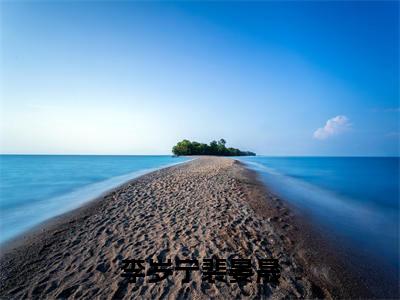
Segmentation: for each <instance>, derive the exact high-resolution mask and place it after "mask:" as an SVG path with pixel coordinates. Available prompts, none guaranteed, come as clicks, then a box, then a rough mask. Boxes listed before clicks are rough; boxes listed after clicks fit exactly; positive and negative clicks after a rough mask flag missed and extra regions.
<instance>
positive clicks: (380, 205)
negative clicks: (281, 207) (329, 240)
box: [239, 156, 400, 290]
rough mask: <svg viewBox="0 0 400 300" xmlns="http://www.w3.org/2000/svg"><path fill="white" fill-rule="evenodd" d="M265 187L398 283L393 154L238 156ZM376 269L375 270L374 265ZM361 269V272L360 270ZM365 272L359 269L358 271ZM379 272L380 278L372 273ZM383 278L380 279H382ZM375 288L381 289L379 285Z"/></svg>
mask: <svg viewBox="0 0 400 300" xmlns="http://www.w3.org/2000/svg"><path fill="white" fill-rule="evenodd" d="M239 159H240V160H241V161H243V162H245V163H246V164H247V165H248V166H249V167H250V168H252V169H254V170H255V171H257V172H258V173H259V174H260V175H261V178H262V179H263V180H264V181H265V183H266V184H267V186H268V187H269V188H270V189H271V190H272V191H273V192H275V194H277V195H279V196H281V197H282V198H284V199H285V200H287V201H288V202H289V203H290V204H291V205H292V206H294V207H296V208H297V209H298V211H300V212H302V213H303V214H304V215H306V216H307V217H308V218H309V220H311V221H313V223H314V224H315V225H316V226H318V228H321V229H323V230H325V232H326V234H327V236H335V239H336V242H337V243H338V245H339V246H340V247H342V248H343V249H345V250H347V251H348V252H350V253H351V256H350V257H351V258H352V260H354V263H355V264H356V265H357V264H358V265H359V266H365V267H369V268H370V269H371V274H366V275H368V276H370V275H371V276H372V277H373V276H376V277H377V278H375V279H376V280H374V282H377V281H378V279H382V278H383V277H386V276H387V277H388V279H387V281H390V280H392V281H391V283H390V285H391V287H392V288H393V290H395V289H396V287H395V286H393V285H398V279H399V277H398V272H399V184H400V181H399V166H400V161H399V158H398V157H264V156H256V157H243V158H239ZM378 269H379V270H378ZM363 272H364V271H363ZM364 273H365V272H364ZM378 277H380V278H378ZM385 280H386V279H385ZM377 288H381V289H384V288H385V287H382V286H379V285H378V284H377Z"/></svg>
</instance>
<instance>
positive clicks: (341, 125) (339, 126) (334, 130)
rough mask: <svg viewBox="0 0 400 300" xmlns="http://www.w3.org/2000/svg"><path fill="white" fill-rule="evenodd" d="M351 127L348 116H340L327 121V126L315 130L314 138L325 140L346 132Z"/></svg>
mask: <svg viewBox="0 0 400 300" xmlns="http://www.w3.org/2000/svg"><path fill="white" fill-rule="evenodd" d="M350 126H351V124H350V122H349V119H348V118H347V117H346V116H342V115H339V116H336V117H334V118H332V119H329V120H328V121H326V124H325V126H324V127H321V128H318V129H317V130H315V132H314V135H313V136H314V138H316V139H318V140H324V139H326V138H328V137H330V136H333V135H336V134H339V133H341V132H343V131H345V130H346V129H348V128H350Z"/></svg>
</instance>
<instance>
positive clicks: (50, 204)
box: [0, 155, 188, 243]
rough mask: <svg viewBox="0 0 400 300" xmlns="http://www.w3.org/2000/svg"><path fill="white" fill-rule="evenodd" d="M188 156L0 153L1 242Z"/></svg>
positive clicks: (179, 161)
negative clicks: (131, 180)
mask: <svg viewBox="0 0 400 300" xmlns="http://www.w3.org/2000/svg"><path fill="white" fill-rule="evenodd" d="M187 160H188V158H183V157H171V156H108V155H107V156H101V155H0V243H3V242H5V241H7V240H9V239H12V238H13V237H15V236H17V235H18V234H21V233H23V232H24V231H26V230H29V229H30V228H32V227H34V226H35V225H37V224H39V223H41V222H43V221H45V220H47V219H49V218H51V217H54V216H57V215H60V214H62V213H64V212H67V211H69V210H71V209H74V208H77V207H79V206H80V205H82V204H83V203H85V202H87V201H88V200H91V199H93V198H95V197H97V196H99V195H101V194H102V193H103V192H105V191H107V190H109V189H111V188H113V187H117V186H118V185H121V184H122V183H124V182H126V181H128V180H130V179H133V178H135V177H138V176H140V175H143V174H145V173H148V172H150V171H153V170H156V169H159V168H161V167H166V166H170V165H173V164H177V163H181V162H184V161H187Z"/></svg>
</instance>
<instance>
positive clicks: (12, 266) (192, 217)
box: [0, 157, 346, 299]
mask: <svg viewBox="0 0 400 300" xmlns="http://www.w3.org/2000/svg"><path fill="white" fill-rule="evenodd" d="M299 226H301V225H299V224H298V223H296V222H295V221H293V214H292V213H291V211H290V209H288V208H287V207H285V206H284V204H283V203H282V201H281V200H279V199H278V198H276V197H274V196H273V195H272V194H270V193H269V192H268V191H266V190H265V188H264V187H263V186H262V185H261V184H260V183H259V182H258V181H257V178H256V176H255V174H254V173H253V172H252V171H249V170H247V169H246V168H244V166H243V165H242V164H241V163H239V162H237V161H235V160H233V159H229V158H216V157H201V158H198V159H196V160H193V161H190V162H188V163H185V164H182V165H177V166H173V167H169V168H166V169H162V170H159V171H156V172H153V173H150V174H147V175H144V176H142V177H139V178H137V179H135V180H132V181H130V182H128V183H126V184H125V185H123V186H121V187H120V188H118V189H115V190H113V191H111V192H110V193H108V194H107V195H105V196H103V197H101V199H98V200H96V201H93V202H91V203H90V204H88V205H86V206H84V207H82V208H79V209H77V210H75V211H73V212H70V213H68V214H65V215H63V216H62V217H59V218H56V220H55V221H54V220H53V221H52V222H50V223H49V224H46V226H44V227H42V228H41V229H40V230H38V231H37V232H35V233H31V234H28V235H26V236H23V237H20V238H19V239H18V241H17V242H14V243H13V244H11V245H8V247H7V248H3V249H2V253H1V258H0V296H1V297H2V298H4V299H35V298H37V299H43V298H47V299H54V298H70V299H74V298H76V299H78V298H79V299H137V298H143V299H154V298H157V299H159V298H163V299H188V298H194V299H210V298H214V299H232V298H249V299H254V298H257V299H260V298H261V299H264V298H266V299H282V298H308V299H309V298H331V297H335V296H345V295H346V294H345V291H340V290H338V289H336V288H335V285H336V284H337V283H336V282H335V280H336V278H335V277H334V276H331V275H329V274H328V273H329V272H328V271H327V269H326V268H327V267H326V266H325V265H322V264H319V263H318V261H312V259H313V258H312V255H311V256H309V253H310V251H309V250H308V248H307V247H306V245H305V244H304V239H301V238H299V237H301V236H302V235H303V229H302V228H299ZM213 256H218V257H219V258H225V259H228V258H229V259H231V258H247V259H251V260H252V263H253V265H254V266H255V267H256V266H257V260H256V259H257V258H276V259H278V261H279V266H280V268H281V276H280V279H279V283H278V284H276V285H275V284H269V283H264V284H262V283H257V281H256V275H254V277H253V278H252V280H251V282H249V283H247V284H238V283H231V282H228V283H224V282H218V281H217V282H216V283H215V284H213V283H208V282H205V281H204V280H202V276H201V274H202V273H201V272H200V271H193V272H192V275H191V280H190V282H189V283H182V279H183V277H184V272H174V273H173V275H172V276H169V277H168V278H167V279H166V280H163V281H162V282H160V283H149V282H148V277H145V278H144V279H138V280H137V282H136V283H130V282H128V280H127V278H124V277H122V276H121V274H122V273H123V270H122V266H123V263H122V261H123V260H124V259H129V258H135V259H144V260H146V261H149V260H151V259H154V260H158V259H163V260H164V261H165V260H166V259H171V260H172V261H173V262H174V260H175V258H176V257H180V258H181V259H197V260H198V261H199V263H200V267H201V265H202V264H201V263H202V260H203V259H204V258H211V257H213ZM145 266H146V267H148V264H145ZM255 269H256V268H255ZM228 279H229V277H228ZM336 287H337V286H336Z"/></svg>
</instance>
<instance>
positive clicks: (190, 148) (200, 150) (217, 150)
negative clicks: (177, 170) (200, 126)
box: [172, 139, 256, 156]
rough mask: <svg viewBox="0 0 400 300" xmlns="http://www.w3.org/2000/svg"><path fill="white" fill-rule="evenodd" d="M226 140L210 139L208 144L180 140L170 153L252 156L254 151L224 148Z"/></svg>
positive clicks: (177, 154) (178, 154)
mask: <svg viewBox="0 0 400 300" xmlns="http://www.w3.org/2000/svg"><path fill="white" fill-rule="evenodd" d="M225 145H226V141H225V140H224V139H220V140H219V141H218V142H217V141H211V142H210V144H209V145H207V144H204V143H198V142H195V141H193V142H191V141H189V140H182V141H180V142H178V143H177V144H176V145H175V146H174V147H172V153H173V154H174V155H176V156H180V155H218V156H254V155H256V154H255V153H254V152H250V151H241V150H239V149H236V148H226V146H225Z"/></svg>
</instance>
